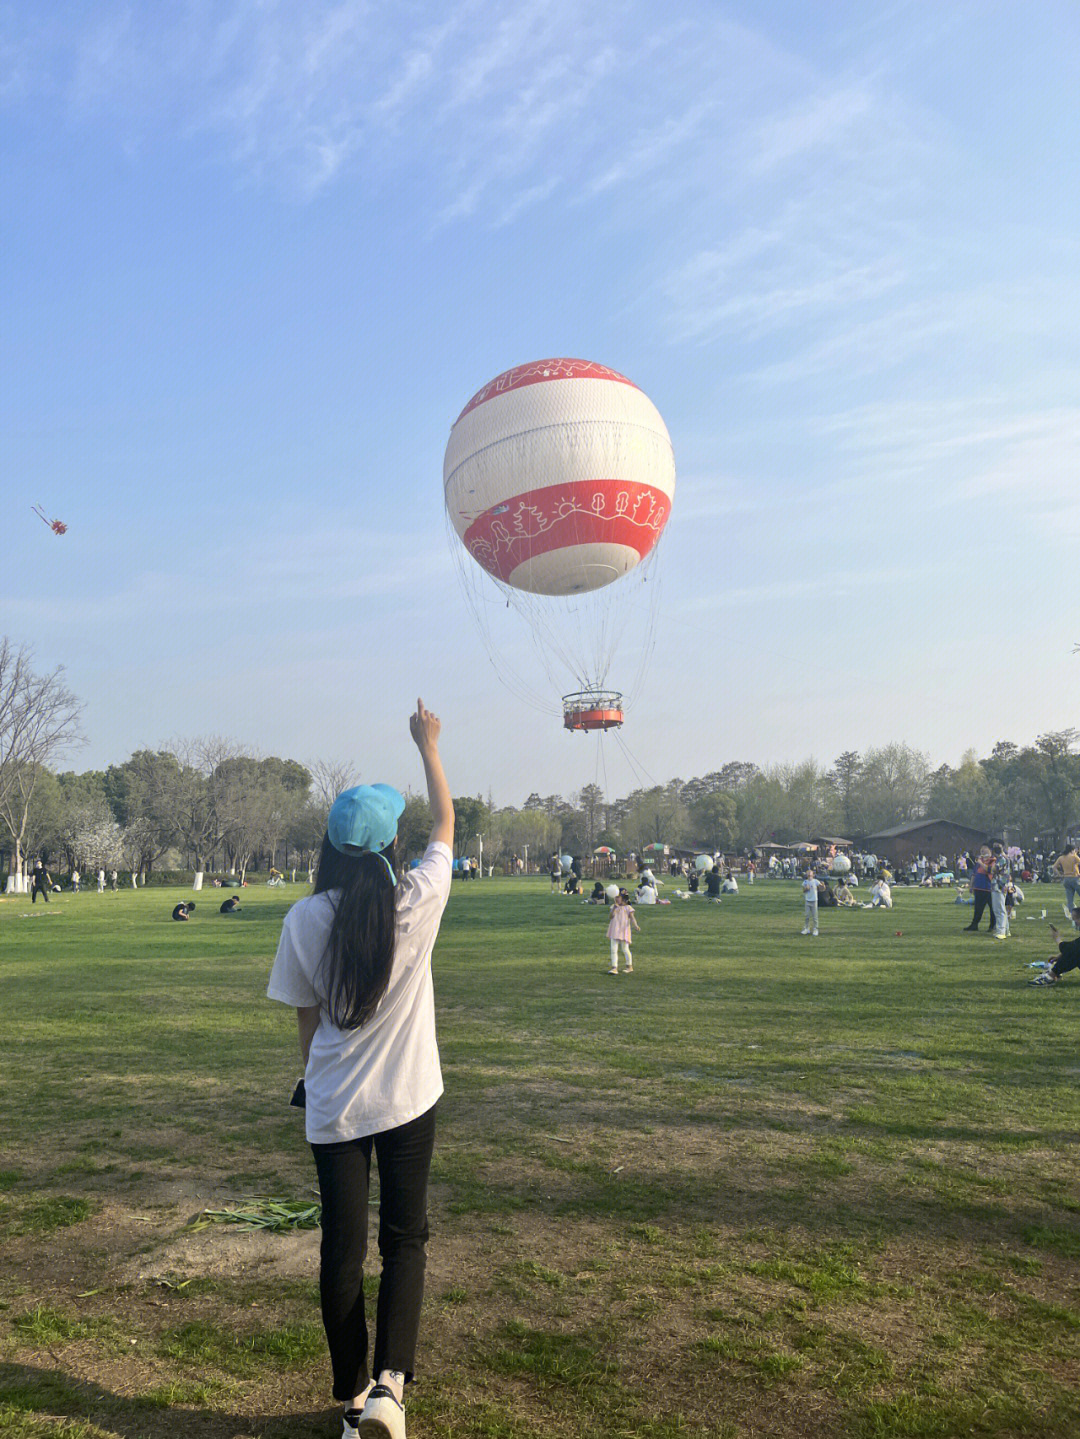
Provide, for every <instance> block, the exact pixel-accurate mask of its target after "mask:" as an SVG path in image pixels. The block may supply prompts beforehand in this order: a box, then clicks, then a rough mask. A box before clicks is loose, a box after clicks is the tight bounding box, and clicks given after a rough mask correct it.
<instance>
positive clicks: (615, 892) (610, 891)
mask: <svg viewBox="0 0 1080 1439" xmlns="http://www.w3.org/2000/svg"><path fill="white" fill-rule="evenodd" d="M604 893H605V894H606V895H607V897H608V899H618V897H619V886H618V885H617V884H609V885H608V887H607V889H605V890H604Z"/></svg>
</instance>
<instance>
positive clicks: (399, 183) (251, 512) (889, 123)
mask: <svg viewBox="0 0 1080 1439" xmlns="http://www.w3.org/2000/svg"><path fill="white" fill-rule="evenodd" d="M1078 54H1080V10H1078V9H1077V7H1076V6H1075V5H1074V4H1072V3H1067V0H1062V3H1055V0H1043V3H1040V4H1039V5H1037V6H1030V5H1020V4H994V3H968V4H965V3H955V4H950V5H948V6H941V7H938V6H930V5H926V4H921V3H919V4H906V3H887V4H878V5H874V4H868V3H865V0H863V3H851V4H848V3H842V0H841V3H830V4H828V5H820V6H815V5H805V4H795V3H791V4H779V3H777V4H768V3H764V4H761V3H758V4H753V5H751V4H749V3H732V4H723V3H720V0H710V3H696V0H689V3H685V4H681V5H676V6H671V5H665V4H661V3H658V0H621V3H617V4H616V3H604V0H599V3H594V4H591V5H588V6H582V5H581V4H580V3H567V0H550V3H545V4H544V5H541V6H537V5H525V4H520V3H517V0H503V3H499V4H495V3H490V0H467V3H462V4H457V5H436V4H433V3H426V0H414V3H407V0H397V3H378V0H366V3H348V0H345V3H338V4H322V3H317V0H308V3H304V4H300V3H283V0H282V3H273V0H261V3H255V0H218V3H209V0H199V3H196V0H191V3H186V4H179V3H160V4H156V5H154V6H142V7H138V6H133V5H120V4H113V3H111V0H100V3H97V4H95V5H94V6H92V7H86V6H82V5H77V4H68V5H62V4H48V3H35V4H33V5H30V4H27V3H22V0H19V3H15V4H11V3H9V4H6V5H0V161H2V177H3V178H2V184H3V203H2V206H0V211H2V214H0V280H2V283H3V294H4V296H5V299H4V323H3V326H2V329H0V376H2V384H0V429H2V433H3V438H2V441H0V466H2V471H3V474H4V477H5V486H4V490H5V494H6V498H7V503H6V505H5V511H4V519H3V524H2V527H0V631H3V632H6V633H8V634H9V635H11V636H12V638H14V639H16V640H27V641H30V642H32V643H33V644H34V646H35V647H36V650H37V654H38V657H39V661H40V662H41V663H42V664H43V665H51V664H53V663H63V664H64V665H65V666H66V669H67V674H68V678H69V682H70V683H71V685H72V687H73V688H74V689H75V690H76V691H77V693H78V694H80V695H81V696H82V697H83V699H84V700H85V702H86V714H85V730H86V734H87V737H88V740H89V743H88V745H87V746H86V747H85V748H84V749H83V750H82V751H80V752H79V753H78V754H77V755H75V756H73V757H72V763H73V764H74V765H75V766H76V767H78V768H84V767H88V766H90V765H104V764H107V763H109V762H112V761H118V760H122V759H123V758H125V757H126V756H127V754H129V753H130V752H131V751H132V750H133V749H135V748H138V747H141V746H143V745H146V744H151V745H156V744H159V743H161V742H163V741H165V740H167V739H168V738H169V737H171V736H179V735H194V734H205V733H209V732H215V733H222V734H227V735H230V736H232V737H234V738H235V739H238V740H240V741H243V742H244V743H246V744H249V745H251V746H253V747H257V748H259V749H261V750H262V751H264V752H268V753H278V754H286V755H290V756H292V757H295V758H298V759H313V758H316V757H325V758H349V759H352V760H353V761H354V762H355V763H356V765H357V766H358V768H359V769H360V771H361V772H362V774H363V777H364V778H365V779H368V780H374V779H380V778H381V779H387V780H390V781H392V782H396V783H399V784H405V783H407V782H409V781H410V780H412V779H415V778H417V777H418V771H417V774H416V776H414V774H413V770H414V769H415V763H414V760H413V758H412V756H411V755H410V754H409V749H408V740H407V736H406V731H405V718H406V716H407V714H408V711H409V707H410V705H411V703H412V702H413V700H414V698H415V696H416V694H417V693H421V694H423V696H424V698H425V700H426V701H427V702H429V703H430V704H431V705H432V706H434V707H435V708H436V709H437V710H438V711H439V712H440V713H441V714H442V715H443V717H444V720H445V723H446V737H445V741H444V749H445V754H446V759H447V766H448V770H449V772H450V776H451V781H452V784H453V787H454V788H455V790H457V791H458V792H465V791H469V792H477V791H481V792H485V793H487V792H488V791H491V792H492V793H493V794H494V797H495V799H496V800H497V801H498V802H501V803H519V802H520V801H521V800H522V799H523V798H524V796H525V795H526V794H527V792H528V791H529V790H531V789H534V788H535V789H539V790H541V791H542V792H545V793H546V792H552V791H560V792H563V793H569V792H570V791H572V790H575V789H577V788H578V787H580V785H581V784H583V783H585V782H587V781H590V780H592V779H594V778H595V777H597V775H598V774H599V776H600V778H601V782H604V779H605V777H606V781H607V787H608V788H609V790H610V791H611V792H612V793H613V794H618V793H624V792H625V791H626V790H627V789H629V788H631V787H632V786H633V785H634V784H635V783H636V782H637V779H638V776H639V774H644V775H649V776H655V777H656V778H657V779H659V780H663V779H666V778H668V777H670V776H671V775H675V774H678V775H682V776H683V777H687V776H689V775H691V774H699V773H703V772H705V771H707V770H709V769H713V768H716V767H717V766H718V765H719V764H721V763H723V762H724V761H726V760H729V759H736V758H738V759H750V760H754V761H757V762H758V763H762V764H764V763H768V762H770V761H773V760H790V759H799V758H803V757H806V756H808V755H814V756H816V757H817V758H818V759H819V760H820V761H822V762H828V761H831V760H832V759H833V758H834V757H835V755H836V754H837V753H839V752H840V751H841V750H843V749H849V748H855V749H859V748H864V747H866V746H869V745H874V744H881V743H885V742H887V741H890V740H894V739H895V740H904V741H907V742H909V743H911V744H914V745H916V746H918V747H919V748H922V749H924V750H926V751H927V752H929V754H930V756H931V758H932V760H933V761H934V762H935V763H939V762H943V761H948V762H955V761H956V760H957V759H958V758H959V756H960V753H961V751H962V750H963V749H964V748H965V747H966V746H968V745H974V746H976V747H977V748H979V749H980V751H982V752H985V751H986V750H988V748H989V747H990V745H992V744H993V742H994V741H995V740H997V739H999V738H1012V739H1015V740H1017V741H1020V742H1023V741H1026V740H1030V739H1032V738H1034V736H1035V735H1036V734H1037V733H1039V732H1041V731H1043V730H1046V729H1054V728H1061V727H1064V726H1065V725H1068V724H1070V723H1071V722H1072V720H1073V719H1074V717H1075V714H1076V707H1077V700H1078V683H1080V659H1074V658H1073V657H1072V655H1071V650H1072V645H1073V643H1074V642H1075V641H1078V640H1080V618H1078V619H1074V614H1073V611H1074V606H1073V603H1072V601H1071V598H1070V595H1071V591H1072V579H1073V575H1074V572H1075V555H1076V551H1077V541H1078V540H1080V506H1078V504H1077V500H1076V480H1077V475H1078V473H1080V399H1078V395H1080V383H1078V382H1080V358H1078V342H1077V336H1078V334H1080V304H1078V300H1080V224H1078V222H1080V198H1078V187H1077V185H1076V183H1075V177H1076V174H1077V173H1078V166H1080V155H1078V148H1080V141H1078V136H1080V101H1078V96H1080V75H1078V73H1077V72H1078V69H1080V65H1078V61H1077V56H1078ZM558 354H569V355H579V356H584V357H586V358H589V359H594V360H598V361H600V362H601V363H603V364H606V365H610V366H612V367H613V368H615V369H617V370H620V371H622V372H623V373H625V374H627V375H629V376H630V377H631V378H632V379H634V380H635V382H636V383H638V384H639V385H640V386H641V387H642V388H643V389H644V390H645V391H646V392H647V393H648V394H649V395H650V397H651V398H652V399H653V400H654V402H655V403H656V405H657V406H658V407H659V409H660V411H661V413H662V414H663V415H664V418H665V420H666V422H667V425H668V429H669V431H670V433H671V436H672V441H673V444H674V448H675V456H676V462H677V466H678V475H679V479H678V489H677V491H676V496H675V505H674V510H673V514H672V519H671V521H670V524H669V526H668V531H667V534H666V535H665V538H664V540H663V542H662V544H661V546H660V554H659V569H660V571H661V578H662V591H661V599H660V601H659V605H660V631H659V642H658V644H657V648H656V651H655V653H654V654H653V656H652V659H651V662H650V664H649V667H648V671H647V682H646V684H645V686H644V689H643V691H642V693H641V695H640V697H639V699H638V701H637V703H636V704H635V707H634V710H633V712H632V713H631V714H629V715H628V722H627V725H626V728H625V730H624V732H623V737H624V740H625V743H626V746H627V749H628V750H629V751H630V753H631V754H632V755H633V756H634V758H635V760H636V761H637V767H636V769H635V767H633V766H631V765H630V764H629V763H628V761H627V760H626V758H625V756H624V755H623V753H622V751H621V750H620V749H619V748H618V747H617V746H615V745H613V744H611V743H610V742H609V743H607V744H606V745H605V747H604V753H603V768H602V769H600V768H599V766H598V755H597V749H596V745H595V742H594V741H592V740H590V739H587V738H585V737H583V736H571V735H566V734H564V733H563V732H562V731H561V730H560V729H559V728H558V725H557V722H554V721H552V720H551V718H550V717H549V716H548V715H547V714H543V713H540V712H537V711H534V710H532V709H530V708H529V707H527V706H526V705H524V704H522V703H521V702H520V701H519V700H517V699H516V698H515V697H514V696H513V695H512V694H510V693H508V692H507V691H506V690H505V689H504V688H503V687H502V686H501V685H500V683H499V680H498V677H497V675H496V674H495V673H494V672H493V670H492V668H491V666H490V665H489V663H488V660H487V657H486V654H485V652H484V649H483V647H482V645H481V644H480V642H479V638H478V636H477V634H476V631H475V628H474V626H473V624H472V621H471V619H470V616H469V613H468V610H467V607H466V605H465V602H464V599H463V597H462V595H461V593H460V591H459V588H458V581H457V576H456V570H455V564H454V560H453V556H452V554H451V552H450V548H449V543H448V540H447V537H446V533H445V529H444V523H443V515H442V500H441V466H442V455H443V449H444V447H445V443H446V438H447V434H448V432H449V427H450V425H451V424H452V422H453V420H454V418H455V417H456V416H457V414H458V412H459V411H460V409H461V407H462V406H463V405H464V403H465V402H466V400H467V399H468V398H469V396H470V395H471V394H472V393H473V392H474V391H475V390H476V389H477V388H479V386H480V385H481V384H483V383H484V382H485V381H486V380H488V379H490V378H491V377H492V376H493V375H494V374H496V373H498V372H499V371H500V370H503V369H506V368H508V367H510V366H512V365H514V364H519V363H522V362H524V361H526V360H531V359H536V358H540V357H541V356H545V355H558ZM36 503H40V504H42V505H43V506H44V507H45V509H46V510H47V511H48V513H49V515H50V517H52V516H53V515H55V516H58V517H60V518H62V519H63V520H64V521H66V522H67V524H68V525H69V531H68V534H67V535H65V536H63V537H62V538H55V537H54V536H52V535H50V534H49V532H48V531H47V530H46V529H45V528H44V527H43V526H42V525H41V524H40V523H39V522H38V520H36V519H35V518H34V516H33V514H32V512H31V508H30V507H31V505H33V504H36ZM611 594H612V603H613V604H615V603H618V595H617V587H616V589H613V590H612V592H611ZM520 643H521V645H522V647H524V645H525V643H526V642H525V640H524V639H521V641H520ZM527 658H528V657H527V655H526V654H525V652H524V648H523V650H522V654H521V655H520V656H518V660H519V664H520V663H524V662H527ZM623 663H624V664H625V666H627V667H628V668H629V667H636V664H637V657H636V655H634V654H633V638H632V637H631V641H630V647H629V651H628V653H627V655H626V656H625V659H624V660H623ZM618 681H619V674H618V673H613V675H612V682H613V683H618Z"/></svg>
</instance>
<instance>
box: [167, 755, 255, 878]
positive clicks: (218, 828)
mask: <svg viewBox="0 0 1080 1439" xmlns="http://www.w3.org/2000/svg"><path fill="white" fill-rule="evenodd" d="M166 748H167V749H168V750H169V752H171V753H172V754H174V755H175V756H176V760H177V764H178V766H179V772H178V775H177V783H176V800H175V803H176V811H175V824H176V833H177V835H178V837H179V839H180V843H181V845H182V846H183V847H184V849H185V850H187V852H188V853H189V854H190V855H191V856H192V857H193V859H194V863H195V874H196V881H195V883H196V887H199V886H201V884H202V879H201V878H200V877H199V876H201V875H202V873H203V872H204V871H205V869H206V864H207V861H208V860H209V859H210V857H211V856H212V855H213V853H214V851H215V850H216V849H217V848H218V846H219V845H220V844H221V842H222V840H223V839H224V838H225V836H226V835H227V833H228V829H229V815H228V804H227V796H226V785H225V780H224V775H225V773H226V771H225V770H224V769H223V766H224V765H225V762H226V761H227V760H231V759H235V758H236V757H237V756H238V755H239V754H240V753H241V751H240V748H239V746H238V745H236V744H234V743H233V741H231V740H227V739H223V738H222V737H221V736H220V735H209V736H206V737H204V738H196V739H184V740H178V741H175V742H173V743H171V744H169V745H168V746H167V747H166Z"/></svg>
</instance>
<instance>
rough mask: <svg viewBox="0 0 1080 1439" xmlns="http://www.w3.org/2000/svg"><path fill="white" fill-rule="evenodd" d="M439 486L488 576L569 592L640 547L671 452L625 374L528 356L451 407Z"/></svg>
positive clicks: (594, 582)
mask: <svg viewBox="0 0 1080 1439" xmlns="http://www.w3.org/2000/svg"><path fill="white" fill-rule="evenodd" d="M443 486H444V490H445V496H446V509H447V513H448V515H449V517H450V520H451V522H452V523H453V526H454V529H455V530H456V531H457V533H458V535H459V536H460V538H461V541H462V544H463V545H464V546H465V548H466V550H468V552H469V554H470V555H472V557H473V559H474V560H476V562H477V564H479V565H481V566H482V567H483V568H484V569H485V570H487V571H488V573H489V574H491V575H492V576H494V578H495V579H496V580H499V581H501V582H502V583H503V584H507V585H510V586H512V587H514V588H517V589H521V590H526V591H528V592H530V593H532V594H541V595H574V594H582V593H586V592H588V591H591V590H597V589H601V588H602V587H603V586H604V585H608V584H611V582H612V581H613V580H617V579H619V578H620V577H621V576H622V575H624V574H626V573H627V572H628V571H630V570H632V569H633V568H634V567H635V566H636V565H638V564H639V563H640V562H641V561H642V560H643V559H645V557H646V556H647V555H648V554H649V552H650V551H651V550H652V548H653V546H654V545H655V544H656V541H657V540H658V539H659V537H660V533H661V531H662V530H663V528H664V525H665V524H666V523H667V519H668V515H669V514H670V513H671V502H672V497H673V495H674V493H675V459H674V455H673V454H672V449H671V438H670V436H669V435H668V432H667V427H666V426H665V424H664V421H663V420H662V418H661V416H660V412H659V411H658V410H657V408H656V406H655V405H654V404H653V403H652V401H651V400H650V399H649V398H648V396H647V395H645V394H643V393H642V391H641V390H639V389H638V387H637V386H636V385H635V384H633V383H632V382H631V381H630V380H628V379H627V378H626V376H625V375H620V374H618V373H617V372H616V371H615V370H609V369H608V368H607V366H605V365H598V364H594V363H592V362H591V361H588V360H568V359H553V360H536V361H534V362H532V363H530V364H527V365H518V366H517V367H516V368H514V369H512V370H506V371H505V372H504V373H503V374H501V375H497V376H496V377H495V379H493V380H491V381H490V382H489V383H488V384H486V385H485V386H484V388H483V389H482V390H478V391H477V393H476V394H475V395H474V396H473V397H472V399H471V400H470V401H469V403H468V404H467V405H466V406H465V408H464V409H463V410H462V412H461V414H460V415H459V416H458V418H457V420H456V421H455V422H454V426H453V428H452V429H451V431H450V440H449V442H448V444H447V446H446V457H445V459H444V461H443Z"/></svg>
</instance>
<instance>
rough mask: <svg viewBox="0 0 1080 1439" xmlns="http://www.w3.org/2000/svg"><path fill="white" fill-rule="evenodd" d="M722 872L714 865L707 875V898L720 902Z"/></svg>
mask: <svg viewBox="0 0 1080 1439" xmlns="http://www.w3.org/2000/svg"><path fill="white" fill-rule="evenodd" d="M720 883H721V881H720V871H719V870H718V869H717V868H716V866H715V865H714V866H713V868H712V869H710V870H709V871H708V872H707V873H706V875H705V898H706V899H715V900H716V901H717V903H719V901H720Z"/></svg>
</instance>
